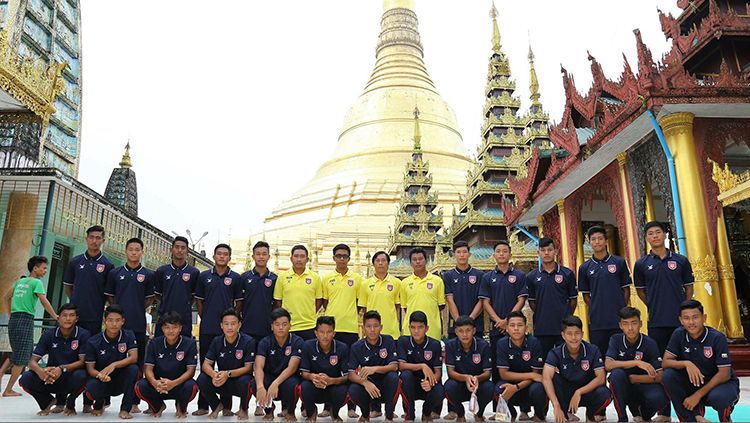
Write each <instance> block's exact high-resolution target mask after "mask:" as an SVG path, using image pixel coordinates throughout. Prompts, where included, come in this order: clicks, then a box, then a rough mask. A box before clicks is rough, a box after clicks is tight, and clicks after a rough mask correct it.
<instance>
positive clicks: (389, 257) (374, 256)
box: [372, 251, 391, 264]
mask: <svg viewBox="0 0 750 423" xmlns="http://www.w3.org/2000/svg"><path fill="white" fill-rule="evenodd" d="M380 255H384V256H385V259H386V260H388V263H390V262H391V256H389V255H388V253H386V252H385V251H378V252H377V253H375V254H374V255H373V256H372V264H375V259H377V258H378V256H380Z"/></svg>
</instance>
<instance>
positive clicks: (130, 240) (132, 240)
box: [125, 237, 143, 250]
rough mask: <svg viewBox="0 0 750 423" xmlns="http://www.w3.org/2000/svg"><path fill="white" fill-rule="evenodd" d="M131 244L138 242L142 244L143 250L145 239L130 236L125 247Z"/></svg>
mask: <svg viewBox="0 0 750 423" xmlns="http://www.w3.org/2000/svg"><path fill="white" fill-rule="evenodd" d="M130 244H138V245H140V246H141V250H142V249H143V241H142V240H141V239H140V238H138V237H133V238H130V239H129V240H128V242H126V243H125V248H128V245H130Z"/></svg>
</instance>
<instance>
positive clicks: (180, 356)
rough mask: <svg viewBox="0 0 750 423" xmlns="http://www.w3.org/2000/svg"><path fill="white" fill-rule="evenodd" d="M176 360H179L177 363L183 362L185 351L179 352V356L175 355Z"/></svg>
mask: <svg viewBox="0 0 750 423" xmlns="http://www.w3.org/2000/svg"><path fill="white" fill-rule="evenodd" d="M174 358H176V359H177V361H182V360H184V359H185V351H177V354H175V355H174Z"/></svg>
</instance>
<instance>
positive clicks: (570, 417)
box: [568, 413, 581, 422]
mask: <svg viewBox="0 0 750 423" xmlns="http://www.w3.org/2000/svg"><path fill="white" fill-rule="evenodd" d="M568 421H569V422H580V421H581V419H580V418H579V417H578V416H576V415H575V414H573V413H568Z"/></svg>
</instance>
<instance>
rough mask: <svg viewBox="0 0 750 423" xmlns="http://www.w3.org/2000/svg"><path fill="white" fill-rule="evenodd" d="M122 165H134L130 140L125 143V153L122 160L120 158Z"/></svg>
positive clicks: (125, 166) (126, 166) (127, 166)
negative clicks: (131, 161) (131, 157)
mask: <svg viewBox="0 0 750 423" xmlns="http://www.w3.org/2000/svg"><path fill="white" fill-rule="evenodd" d="M120 167H124V168H128V169H130V168H131V167H132V164H131V163H130V140H128V143H127V144H125V153H123V155H122V160H120Z"/></svg>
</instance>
